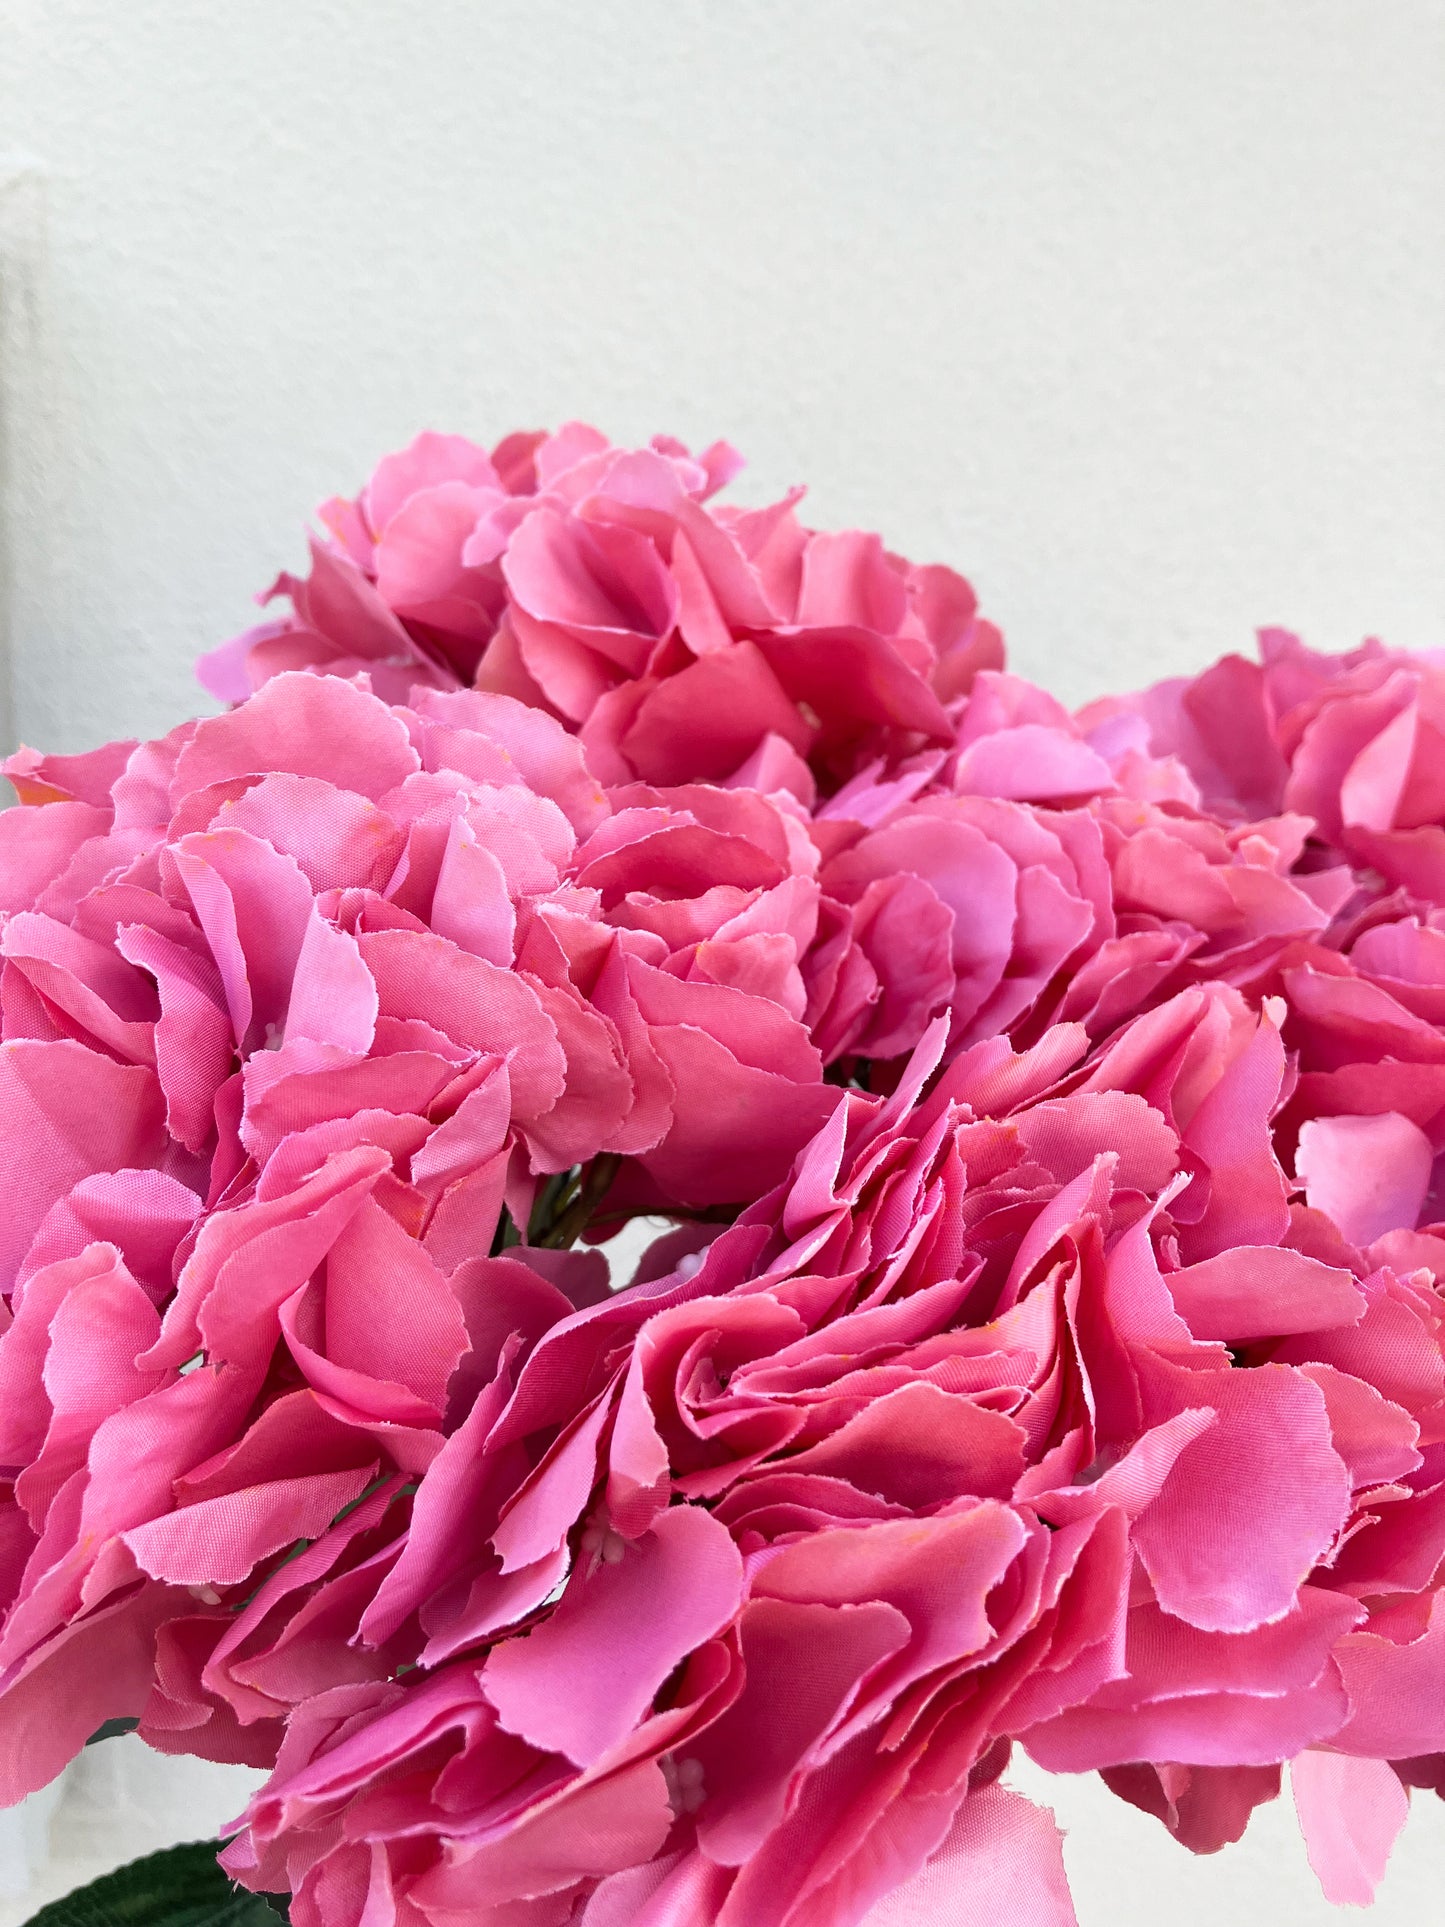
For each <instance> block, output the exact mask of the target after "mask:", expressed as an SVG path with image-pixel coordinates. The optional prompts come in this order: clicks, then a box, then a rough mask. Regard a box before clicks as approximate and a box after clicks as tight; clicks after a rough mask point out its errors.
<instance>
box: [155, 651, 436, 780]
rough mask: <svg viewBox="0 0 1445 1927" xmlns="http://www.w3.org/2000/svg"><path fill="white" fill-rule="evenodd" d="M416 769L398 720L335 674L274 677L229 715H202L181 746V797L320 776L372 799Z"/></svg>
mask: <svg viewBox="0 0 1445 1927" xmlns="http://www.w3.org/2000/svg"><path fill="white" fill-rule="evenodd" d="M419 767H420V763H419V760H418V758H417V754H416V751H415V750H414V749H413V748H412V746H411V741H410V739H409V738H408V736H407V733H406V726H405V724H404V723H403V722H402V721H401V719H400V718H399V717H398V716H397V715H396V714H395V713H394V712H393V711H392V710H389V709H388V708H387V706H386V704H385V703H382V702H378V701H377V699H376V697H375V696H368V695H367V694H366V693H365V692H364V691H363V690H360V689H356V688H354V687H353V686H352V685H351V684H350V683H348V682H343V681H342V680H341V679H340V678H339V677H336V676H311V675H306V674H299V673H298V674H292V675H284V676H276V677H273V679H272V680H271V681H270V682H268V683H267V684H266V686H265V688H264V689H261V690H258V691H257V693H256V694H255V695H254V696H253V697H252V698H251V699H250V701H249V702H246V703H243V704H242V705H241V707H240V708H239V709H234V710H232V711H231V712H230V714H229V715H225V716H211V717H207V718H206V720H205V721H203V722H201V723H200V724H198V725H197V728H196V733H195V735H194V736H192V738H191V740H190V741H189V742H188V743H187V744H186V746H185V748H184V749H183V750H182V751H181V754H180V760H179V761H178V762H177V764H176V773H175V777H174V780H173V784H172V796H173V798H174V800H175V801H177V802H179V801H180V800H181V799H182V798H183V797H185V796H187V795H189V794H190V792H191V791H192V790H199V789H205V788H206V787H207V786H208V785H209V784H212V783H223V782H226V781H227V780H228V779H229V778H231V777H233V776H250V775H258V776H259V775H265V774H268V773H269V772H271V771H273V770H275V771H286V772H289V773H290V774H291V775H294V776H320V777H324V778H325V779H326V781H327V782H329V783H334V784H335V785H336V786H337V787H338V788H339V789H347V790H356V791H357V792H358V793H359V794H360V795H362V796H369V797H371V798H372V800H373V801H376V800H379V799H380V798H381V797H383V796H385V795H386V793H387V792H388V791H389V790H393V789H395V788H396V787H397V785H398V784H399V783H401V782H404V781H405V779H406V777H407V776H409V775H410V773H411V772H412V771H413V770H414V769H418V768H419Z"/></svg>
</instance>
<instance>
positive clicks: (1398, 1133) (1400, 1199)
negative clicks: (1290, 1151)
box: [1295, 1111, 1435, 1245]
mask: <svg viewBox="0 0 1445 1927" xmlns="http://www.w3.org/2000/svg"><path fill="white" fill-rule="evenodd" d="M1434 1161H1435V1153H1434V1150H1433V1148H1432V1146H1431V1143H1430V1140H1429V1138H1427V1137H1426V1135H1425V1133H1424V1132H1423V1131H1422V1130H1421V1129H1420V1127H1419V1125H1418V1124H1412V1123H1411V1122H1410V1120H1409V1118H1407V1117H1402V1116H1401V1115H1400V1113H1399V1112H1398V1111H1383V1112H1381V1113H1380V1114H1379V1115H1378V1116H1376V1117H1316V1118H1311V1119H1310V1120H1309V1122H1308V1123H1307V1124H1305V1125H1304V1126H1302V1128H1301V1130H1300V1136H1299V1149H1298V1151H1297V1152H1296V1153H1295V1170H1296V1172H1297V1173H1298V1175H1299V1177H1300V1178H1301V1180H1302V1181H1303V1183H1304V1187H1305V1197H1306V1198H1307V1199H1308V1201H1309V1203H1310V1205H1311V1206H1312V1207H1313V1208H1314V1209H1315V1210H1317V1211H1323V1212H1325V1213H1326V1214H1327V1215H1328V1216H1329V1217H1331V1218H1333V1219H1334V1221H1335V1223H1336V1224H1337V1225H1338V1226H1339V1228H1340V1230H1341V1231H1343V1232H1344V1234H1345V1236H1346V1237H1347V1238H1348V1239H1349V1240H1350V1241H1351V1243H1352V1244H1357V1245H1368V1244H1373V1243H1374V1241H1375V1239H1376V1238H1381V1237H1383V1236H1384V1235H1385V1233H1386V1232H1387V1231H1396V1230H1402V1229H1403V1230H1405V1231H1413V1230H1414V1228H1415V1226H1416V1224H1417V1222H1418V1221H1419V1217H1420V1207H1421V1206H1422V1205H1423V1203H1424V1201H1425V1194H1426V1192H1427V1191H1428V1190H1429V1188H1430V1173H1431V1169H1432V1167H1433V1165H1434Z"/></svg>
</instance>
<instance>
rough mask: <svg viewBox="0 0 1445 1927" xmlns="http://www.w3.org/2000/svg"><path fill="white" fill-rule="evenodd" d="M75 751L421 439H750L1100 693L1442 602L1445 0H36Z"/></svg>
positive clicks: (28, 60) (45, 725)
mask: <svg viewBox="0 0 1445 1927" xmlns="http://www.w3.org/2000/svg"><path fill="white" fill-rule="evenodd" d="M4 149H10V150H28V151H30V152H31V153H33V154H34V155H35V156H36V157H37V158H39V159H40V160H42V161H44V162H45V163H46V164H47V166H48V167H49V169H50V176H49V187H48V217H47V232H46V236H45V245H44V247H43V249H36V250H34V251H33V252H34V254H36V255H38V258H33V259H32V260H31V262H30V264H29V268H28V270H26V271H27V272H28V273H29V275H30V277H31V278H32V280H33V282H34V284H35V285H34V289H33V300H34V302H35V304H36V308H37V313H38V321H39V325H38V330H37V332H36V335H35V338H34V341H33V345H32V348H31V352H30V353H29V354H28V355H27V356H26V357H24V358H23V359H20V358H17V359H16V360H13V361H12V365H11V366H10V367H9V369H8V370H7V383H8V388H9V409H10V416H11V421H10V430H11V432H10V438H9V445H10V451H11V453H10V463H9V466H10V481H11V492H12V495H13V497H14V498H15V499H14V502H13V505H12V506H13V517H12V536H11V541H12V548H13V553H14V555H15V568H16V574H17V582H16V585H15V594H14V596H13V598H12V607H11V612H10V620H11V625H12V629H13V633H14V635H15V638H16V665H15V676H16V694H17V699H18V713H19V723H20V727H21V728H22V730H23V731H24V733H25V734H26V736H27V737H29V738H31V739H32V740H40V741H43V742H45V743H47V744H50V745H55V746H60V745H65V746H70V745H78V744H80V743H82V742H90V741H93V740H94V739H96V738H97V737H99V736H101V735H106V734H115V733H120V732H122V731H126V732H129V731H136V730H150V729H158V728H161V727H163V726H165V725H166V724H167V723H169V722H170V721H171V720H172V719H173V718H174V717H175V716H176V715H178V714H179V713H181V712H182V711H183V710H184V709H186V708H187V707H188V706H190V705H192V704H193V703H194V701H195V697H194V695H193V692H192V687H191V683H190V680H189V667H188V665H189V661H190V658H191V656H192V654H193V653H194V651H195V649H196V647H197V645H198V644H200V643H202V642H206V641H210V640H213V639H215V638H216V637H217V636H219V635H221V634H223V633H225V632H227V631H228V630H230V629H232V628H234V627H237V626H239V625H240V623H241V622H242V621H243V620H244V619H245V617H246V616H247V614H248V601H247V598H248V596H249V594H250V592H251V591H253V590H254V589H256V588H258V587H260V586H261V585H262V583H263V582H264V581H266V580H267V579H268V577H269V574H270V572H271V570H272V568H273V566H274V564H275V563H276V562H277V561H278V560H279V559H283V558H292V559H294V558H296V557H297V556H298V554H299V542H298V529H299V525H300V521H301V517H302V515H303V514H304V513H305V512H307V511H308V510H309V509H310V507H311V505H312V504H313V502H314V501H316V500H317V499H319V498H320V497H321V496H323V495H325V494H328V493H330V492H332V491H333V490H334V489H335V488H336V487H337V486H339V485H343V484H350V483H353V482H355V481H359V480H360V478H361V476H362V475H363V473H364V471H365V469H366V467H367V465H368V464H369V462H370V460H371V459H372V458H373V457H374V456H375V455H376V454H377V453H378V452H379V451H381V450H382V449H384V448H386V447H388V446H390V445H391V444H394V443H396V442H399V441H402V440H405V439H409V437H410V436H411V434H412V433H413V432H414V430H415V429H416V428H417V427H418V426H419V425H421V424H422V423H435V424H438V425H446V426H449V427H457V428H463V429H471V430H474V431H475V432H476V433H477V434H479V435H488V434H491V433H492V432H494V431H497V430H500V429H502V428H504V427H506V426H509V425H511V424H513V423H518V422H527V423H536V422H547V421H555V420H557V419H559V418H561V417H564V416H566V415H569V414H583V415H586V416H590V417H593V418H595V419H597V420H598V421H599V422H600V423H601V424H602V425H604V426H605V427H606V428H608V429H609V430H610V431H612V432H613V433H614V434H616V435H618V436H643V435H645V434H647V433H649V432H650V431H652V430H653V429H654V428H657V427H661V426H663V425H666V426H668V427H670V428H672V429H673V430H674V432H676V433H679V434H682V435H684V436H711V435H712V434H714V433H716V432H725V433H727V434H729V435H730V436H731V437H732V438H733V439H734V440H736V441H737V442H738V443H739V445H740V446H741V447H742V448H743V449H744V450H745V451H746V452H748V453H749V454H750V455H751V456H752V459H753V468H752V470H751V473H750V475H749V476H747V477H745V478H744V482H743V484H742V486H745V487H746V488H748V489H750V490H755V491H757V492H758V493H759V494H761V493H762V492H764V491H772V490H775V489H779V488H781V487H782V486H784V485H785V484H787V483H790V482H794V481H797V480H800V479H801V480H807V481H810V482H811V483H812V485H813V508H814V511H815V513H816V514H817V516H818V517H819V518H820V519H821V520H823V521H827V522H837V521H846V520H861V521H863V522H865V523H868V524H877V525H881V526H883V527H884V528H885V529H886V530H887V532H888V534H889V535H890V536H891V537H892V539H893V540H894V541H895V542H896V543H898V544H899V545H902V546H906V547H909V548H911V549H913V550H916V551H918V552H920V553H923V554H928V555H938V556H944V557H947V558H948V559H950V560H952V561H954V562H956V563H959V564H961V565H962V566H964V567H965V568H966V569H967V570H968V571H969V572H971V573H972V574H973V575H974V576H975V578H976V580H977V582H978V584H979V586H980V589H981V590H982V592H983V594H984V596H985V599H986V603H987V606H988V607H989V608H990V609H991V610H992V611H993V612H994V613H996V614H997V615H998V616H999V618H1000V619H1001V620H1002V622H1003V623H1004V626H1005V628H1006V630H1007V631H1008V633H1009V635H1010V638H1011V640H1012V642H1013V646H1014V654H1015V659H1016V661H1017V662H1018V664H1019V665H1020V666H1021V667H1023V668H1024V669H1025V670H1027V671H1029V672H1031V673H1033V674H1035V675H1039V676H1044V677H1048V678H1049V679H1050V680H1051V681H1052V682H1053V684H1054V685H1055V686H1056V687H1058V688H1060V689H1061V690H1063V691H1065V692H1067V693H1068V694H1069V695H1071V696H1079V697H1083V696H1085V695H1087V694H1091V693H1094V692H1095V691H1097V690H1098V689H1099V688H1100V687H1101V686H1103V685H1105V684H1107V683H1109V682H1111V681H1117V680H1120V679H1126V678H1135V679H1138V678H1142V677H1145V676H1148V675H1151V674H1153V673H1154V672H1156V671H1157V670H1159V669H1161V668H1166V667H1168V666H1172V665H1186V664H1190V663H1202V662H1204V661H1205V660H1207V659H1208V658H1209V657H1210V656H1211V655H1212V654H1214V653H1216V652H1218V651H1219V650H1220V649H1222V648H1224V647H1228V646H1233V645H1236V644H1239V643H1241V642H1246V643H1247V640H1248V637H1249V634H1250V632H1251V630H1252V628H1253V626H1254V625H1255V624H1256V623H1259V622H1261V621H1283V622H1293V623H1296V624H1298V625H1300V626H1302V627H1304V628H1306V629H1308V630H1309V631H1310V632H1311V633H1312V634H1313V635H1315V636H1317V637H1320V638H1321V639H1323V640H1325V641H1328V642H1340V643H1345V642H1350V641H1354V640H1357V639H1358V637H1359V635H1360V634H1361V633H1362V632H1363V631H1364V630H1365V629H1367V628H1370V627H1372V626H1373V627H1377V628H1379V629H1381V630H1383V631H1384V632H1386V633H1387V634H1389V635H1390V636H1391V637H1393V638H1394V639H1395V640H1397V641H1400V642H1403V643H1419V642H1424V641H1426V640H1427V639H1432V638H1433V639H1437V640H1438V639H1439V638H1440V637H1441V636H1442V635H1445V622H1442V616H1445V520H1442V511H1445V391H1442V386H1441V383H1442V370H1445V222H1442V220H1441V214H1442V200H1445V187H1442V180H1445V7H1442V5H1441V4H1439V0H1390V4H1389V5H1388V6H1385V7H1370V6H1367V5H1364V4H1362V0H1208V4H1206V5H1202V6H1184V5H1181V4H1177V0H1176V4H1164V5H1160V4H1159V3H1158V0H933V3H932V4H926V3H924V0H889V3H888V4H886V5H884V4H878V3H877V0H592V4H590V5H579V4H575V3H574V4H568V3H567V0H426V3H425V4H422V5H418V4H416V0H405V4H400V3H398V0H365V4H359V3H358V0H305V4H298V0H234V3H233V4H231V5H228V6H218V5H216V4H215V0H128V4H127V5H125V6H124V7H121V8H117V7H116V6H115V4H114V3H113V0H0V150H4Z"/></svg>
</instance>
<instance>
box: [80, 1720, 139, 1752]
mask: <svg viewBox="0 0 1445 1927" xmlns="http://www.w3.org/2000/svg"><path fill="white" fill-rule="evenodd" d="M139 1725H140V1721H139V1720H106V1721H105V1723H104V1724H103V1725H101V1726H98V1727H96V1729H95V1731H94V1732H93V1733H92V1734H91V1736H90V1738H89V1739H88V1740H87V1741H86V1742H85V1744H86V1745H87V1746H96V1745H98V1744H99V1743H100V1741H101V1740H118V1739H120V1738H122V1737H123V1735H125V1734H127V1733H134V1731H135V1730H136V1728H137V1727H138V1726H139Z"/></svg>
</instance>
